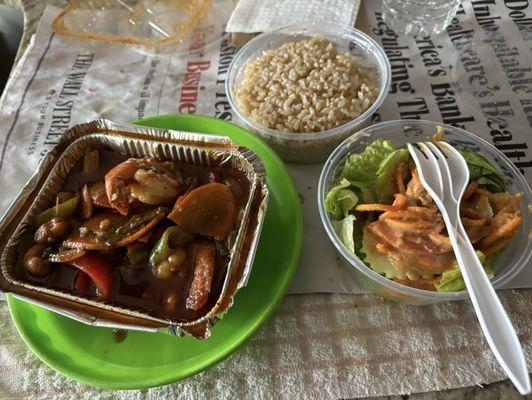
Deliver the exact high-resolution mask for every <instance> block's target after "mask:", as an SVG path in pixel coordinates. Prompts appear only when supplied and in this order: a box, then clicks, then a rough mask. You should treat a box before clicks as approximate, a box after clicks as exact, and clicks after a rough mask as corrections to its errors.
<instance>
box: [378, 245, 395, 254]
mask: <svg viewBox="0 0 532 400" xmlns="http://www.w3.org/2000/svg"><path fill="white" fill-rule="evenodd" d="M375 248H376V249H377V251H378V252H379V253H383V254H386V253H389V252H390V251H392V249H391V248H390V247H389V246H387V245H385V244H383V243H377V245H376V246H375Z"/></svg>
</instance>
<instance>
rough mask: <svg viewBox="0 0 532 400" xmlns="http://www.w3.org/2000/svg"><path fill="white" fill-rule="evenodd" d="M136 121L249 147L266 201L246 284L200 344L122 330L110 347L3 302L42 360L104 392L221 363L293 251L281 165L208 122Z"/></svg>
mask: <svg viewBox="0 0 532 400" xmlns="http://www.w3.org/2000/svg"><path fill="white" fill-rule="evenodd" d="M136 123H138V124H140V125H146V126H153V127H158V128H168V129H177V130H185V131H194V132H204V133H217V134H223V135H226V136H229V137H230V138H232V139H233V140H234V141H235V142H237V143H238V144H240V145H243V146H246V147H248V148H250V149H252V150H253V151H255V152H256V153H257V154H258V155H259V156H260V157H261V159H262V160H263V161H264V164H265V165H266V171H267V184H268V188H269V190H270V203H269V207H268V212H267V215H266V219H265V222H264V227H263V230H262V235H261V239H260V243H259V248H258V251H257V255H256V258H255V263H254V266H253V271H252V273H251V276H250V279H249V281H248V284H247V286H246V287H245V288H243V289H241V290H240V291H239V292H238V293H237V296H236V298H235V305H234V306H233V307H232V308H231V309H230V310H229V311H228V312H227V314H226V315H225V316H224V318H223V319H222V320H221V321H220V322H219V323H218V324H217V325H215V326H214V327H213V329H212V334H211V337H210V338H209V339H208V340H204V341H200V340H196V339H194V338H191V337H185V338H175V337H172V336H169V335H167V334H165V333H144V332H135V331H130V332H128V335H127V337H126V339H125V340H124V341H123V342H121V343H117V342H116V341H114V340H113V333H112V330H111V329H108V328H96V327H91V326H89V325H85V324H82V323H79V322H76V321H74V320H71V319H69V318H66V317H63V316H61V315H58V314H55V313H53V312H51V311H48V310H46V309H43V308H40V307H38V306H34V305H31V304H29V303H26V302H24V301H20V300H16V299H14V298H13V297H12V296H10V295H8V296H7V299H8V304H9V309H10V311H11V316H12V318H13V321H14V323H15V325H16V327H17V329H18V332H19V333H20V335H21V336H22V338H23V339H24V341H25V342H26V344H27V345H28V346H29V347H30V349H31V350H32V351H33V352H34V353H35V354H36V355H37V356H38V357H39V358H40V359H41V360H42V361H44V362H45V363H46V364H48V365H49V366H50V367H52V368H53V369H55V370H57V371H59V372H60V373H62V374H64V375H66V376H68V377H70V378H72V379H75V380H77V381H80V382H83V383H86V384H89V385H92V386H98V387H105V388H112V389H138V388H146V387H152V386H158V385H163V384H167V383H170V382H174V381H177V380H179V379H182V378H185V377H187V376H189V375H192V374H195V373H197V372H199V371H201V370H203V369H205V368H207V367H209V366H210V365H212V364H214V363H216V362H218V361H220V360H222V359H223V358H224V357H227V356H228V355H229V354H231V353H232V352H233V351H234V350H236V349H237V348H238V346H240V345H241V344H242V343H243V342H244V341H245V340H246V339H247V338H249V337H250V336H251V335H252V334H253V332H255V331H256V330H257V329H258V328H259V327H260V326H261V324H263V323H264V322H265V321H266V319H267V318H268V317H269V316H270V315H271V313H272V312H273V311H274V310H275V308H276V306H277V304H278V303H279V302H280V300H281V299H282V297H283V295H284V294H285V291H286V289H287V287H288V284H289V282H290V279H291V277H292V274H293V273H294V271H295V269H296V266H297V261H298V257H299V253H300V250H301V235H302V219H301V208H300V204H299V197H298V194H297V192H296V190H295V188H294V185H293V183H292V180H291V178H290V175H289V174H288V171H287V170H286V168H285V166H284V164H283V163H282V161H281V160H280V159H279V158H278V157H277V155H276V154H275V153H274V152H273V151H272V150H271V149H270V148H269V147H267V146H266V145H265V144H264V143H263V142H262V141H261V140H260V139H258V138H257V137H255V136H253V135H251V134H250V133H248V132H247V131H245V130H244V129H242V128H239V127H238V126H236V125H233V124H231V123H228V122H224V121H221V120H218V119H215V118H211V117H203V116H193V115H168V116H158V117H152V118H146V119H143V120H140V121H137V122H136Z"/></svg>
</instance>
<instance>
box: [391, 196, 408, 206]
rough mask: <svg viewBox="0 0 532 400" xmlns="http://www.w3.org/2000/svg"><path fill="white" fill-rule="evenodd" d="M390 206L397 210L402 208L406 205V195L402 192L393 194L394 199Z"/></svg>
mask: <svg viewBox="0 0 532 400" xmlns="http://www.w3.org/2000/svg"><path fill="white" fill-rule="evenodd" d="M392 206H393V207H395V209H398V210H400V209H402V208H404V207H405V206H406V196H405V195H404V194H402V193H397V194H396V195H395V200H394V201H393V204H392Z"/></svg>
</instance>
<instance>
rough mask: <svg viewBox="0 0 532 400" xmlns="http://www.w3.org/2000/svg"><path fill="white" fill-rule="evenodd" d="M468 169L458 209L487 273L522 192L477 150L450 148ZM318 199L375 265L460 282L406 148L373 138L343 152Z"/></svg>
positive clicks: (455, 287)
mask: <svg viewBox="0 0 532 400" xmlns="http://www.w3.org/2000/svg"><path fill="white" fill-rule="evenodd" d="M457 150H459V151H460V152H461V154H462V155H463V157H464V158H465V160H466V162H467V165H468V167H469V170H470V183H469V185H468V187H467V189H466V191H465V193H464V196H463V199H462V203H461V209H460V215H461V219H462V223H463V224H464V228H465V230H466V231H467V234H468V237H469V240H470V241H471V243H472V244H473V246H474V248H475V249H476V251H477V255H478V257H479V259H480V261H481V262H482V263H483V265H484V267H485V270H486V272H487V274H488V276H490V277H493V263H494V260H495V258H496V257H497V255H498V254H499V253H500V251H501V250H502V249H503V248H504V247H505V246H506V245H507V244H508V243H509V242H510V241H511V240H512V238H513V237H514V236H515V234H516V233H517V231H518V230H519V226H520V224H521V212H520V210H519V202H520V199H521V194H520V193H518V194H510V193H508V192H506V187H505V180H504V179H503V178H502V177H501V175H500V174H499V172H498V171H497V170H496V169H495V168H494V167H493V166H492V165H491V164H490V163H489V162H488V161H487V160H486V159H485V158H484V157H483V156H481V155H480V154H478V153H475V152H472V151H470V150H467V149H465V148H460V149H457ZM325 207H326V210H327V212H328V213H329V215H330V217H331V218H332V220H333V226H334V227H335V230H336V231H337V234H338V236H339V237H340V239H341V240H342V242H343V243H344V244H345V246H346V247H347V248H348V249H349V250H350V251H351V252H353V253H354V254H355V255H357V257H358V258H360V259H361V260H362V261H364V263H366V264H367V265H368V266H370V267H371V268H372V269H373V270H374V271H376V272H377V273H379V274H381V275H383V276H385V277H387V278H389V279H392V280H394V281H396V282H398V283H401V284H404V285H407V286H411V287H416V288H419V289H424V290H436V291H442V292H449V291H460V290H464V289H465V284H464V281H463V278H462V275H461V272H460V270H459V269H458V265H457V262H456V259H455V256H454V253H453V250H452V246H451V241H450V239H449V236H448V234H447V231H446V228H445V223H444V221H443V218H442V216H441V213H440V212H439V210H438V208H437V206H436V204H435V203H434V201H433V200H432V198H431V197H430V195H429V194H428V192H427V191H426V190H425V188H424V187H423V185H422V184H421V181H420V180H419V175H418V173H417V170H416V167H415V164H414V162H413V160H412V159H411V157H410V154H409V152H408V150H407V149H406V148H404V147H402V148H398V149H397V148H395V147H394V146H393V145H392V143H391V142H389V141H387V140H376V141H375V142H373V143H372V144H371V145H370V146H368V147H367V148H366V149H365V151H364V152H363V153H360V154H355V153H352V154H350V155H348V157H347V159H346V161H345V164H344V166H343V168H342V169H341V171H340V173H339V176H338V180H337V182H336V184H335V185H333V187H332V188H331V189H330V191H329V192H328V194H327V196H326V199H325Z"/></svg>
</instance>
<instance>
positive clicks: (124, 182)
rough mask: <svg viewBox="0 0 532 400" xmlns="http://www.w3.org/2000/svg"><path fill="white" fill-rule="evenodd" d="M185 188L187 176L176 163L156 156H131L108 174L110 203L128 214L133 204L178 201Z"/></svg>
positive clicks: (106, 187)
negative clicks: (182, 174)
mask: <svg viewBox="0 0 532 400" xmlns="http://www.w3.org/2000/svg"><path fill="white" fill-rule="evenodd" d="M182 188H183V179H182V178H181V174H180V173H179V170H178V169H177V167H176V165H175V164H174V163H172V162H165V161H157V160H154V159H152V158H130V159H129V160H127V161H124V162H123V163H121V164H118V165H117V166H115V167H114V168H112V169H111V170H110V171H109V172H107V174H106V175H105V191H106V193H107V197H108V199H109V203H110V205H111V206H112V207H113V208H114V209H116V210H117V211H118V212H119V213H120V214H122V215H127V214H128V213H129V207H130V205H131V203H133V202H135V201H139V202H141V203H144V204H150V205H158V204H166V203H171V202H172V201H174V200H175V199H176V198H177V196H178V195H179V194H180V192H181V190H182Z"/></svg>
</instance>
